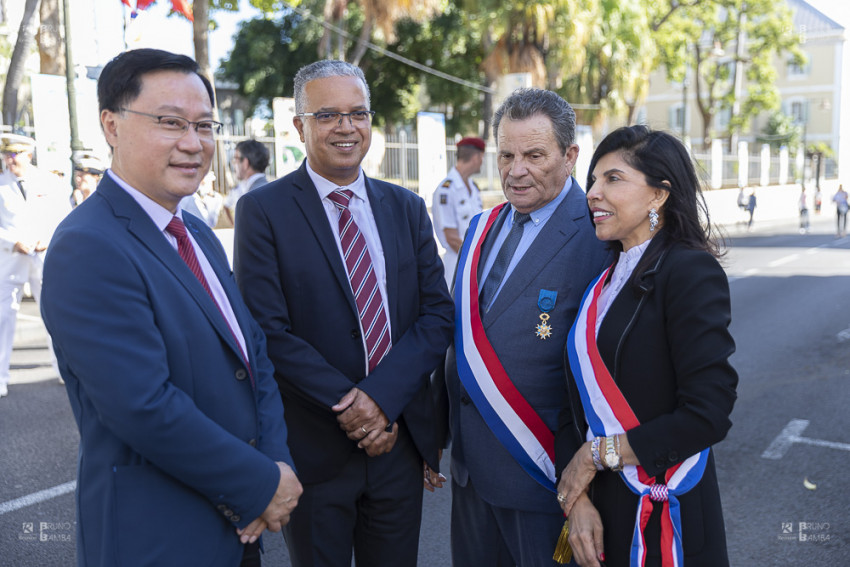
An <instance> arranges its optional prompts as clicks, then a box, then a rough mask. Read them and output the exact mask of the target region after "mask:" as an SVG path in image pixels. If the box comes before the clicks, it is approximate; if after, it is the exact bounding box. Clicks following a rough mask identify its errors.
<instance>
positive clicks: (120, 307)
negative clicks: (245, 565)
mask: <svg viewBox="0 0 850 567" xmlns="http://www.w3.org/2000/svg"><path fill="white" fill-rule="evenodd" d="M185 218H186V226H187V229H188V230H189V231H191V232H192V235H193V237H194V238H195V240H196V241H197V242H198V244H199V245H200V247H201V248H202V250H203V252H204V255H205V256H206V258H207V259H208V260H209V262H210V264H211V265H212V267H213V269H214V270H215V272H216V275H217V276H218V278H219V280H220V281H221V284H222V286H223V287H224V290H225V292H226V293H227V295H228V298H229V300H230V304H231V305H232V307H233V311H234V313H235V315H236V318H237V320H238V323H239V327H240V329H241V330H242V333H243V334H244V336H245V341H246V348H247V351H248V357H249V361H250V366H251V372H252V373H253V380H254V382H255V383H256V388H253V387H252V385H251V380H250V379H249V375H248V369H246V367H245V363H244V361H243V358H242V356H241V354H240V352H239V348H238V346H237V344H236V340H235V339H234V338H233V336H232V334H231V332H230V330H229V328H228V326H227V324H226V322H225V320H224V318H223V317H222V315H221V313H220V312H219V311H218V308H217V307H216V305H215V303H214V302H213V300H212V299H211V298H210V296H209V295H208V294H207V292H206V291H205V290H204V288H203V287H202V286H201V284H200V282H199V281H198V280H197V278H195V276H194V275H193V274H192V272H191V270H190V269H189V268H188V266H187V265H186V264H185V263H184V262H183V260H182V259H181V258H180V256H179V255H178V253H177V251H176V250H175V249H174V248H173V247H172V246H171V245H170V244H169V243H168V241H167V240H166V238H165V236H164V235H163V234H162V232H160V231H159V230H158V229H157V227H156V226H155V225H154V223H153V222H152V221H151V219H150V217H149V216H148V215H147V213H145V212H144V210H143V209H142V208H141V207H140V206H139V205H138V203H136V201H135V200H134V199H133V198H132V197H131V196H130V195H129V194H128V193H127V192H126V191H124V190H123V189H122V188H121V187H119V186H118V185H117V184H116V183H115V182H114V181H113V180H112V179H110V177H109V176H108V175H106V176H104V178H103V180H102V181H101V182H100V184H99V185H98V189H97V191H96V192H95V193H94V194H93V195H92V196H91V197H90V198H89V199H87V200H86V202H85V203H83V204H82V205H80V206H79V207H77V209H75V210H74V211H73V212H72V213H71V214H70V215H69V216H68V217H67V218H66V219H65V220H64V221H63V222H62V223H61V225H60V226H59V228H58V230H57V231H56V233H55V235H54V237H53V240H52V241H51V247H50V252H49V253H48V254H47V257H46V261H45V266H44V287H43V291H42V295H41V301H42V315H43V317H44V322H45V324H46V326H47V329H48V331H49V332H50V334H51V336H52V338H53V343H54V346H55V349H56V357H57V360H58V362H59V370H60V372H61V374H62V377H63V378H64V380H65V383H66V388H67V390H68V397H69V399H70V401H71V407H72V409H73V412H74V417H75V419H76V421H77V425H78V427H79V429H80V459H79V469H78V485H77V518H78V525H77V534H78V535H77V556H78V563H79V565H104V566H106V565H142V564H145V565H237V564H238V563H239V561H240V558H241V554H242V545H241V543H240V542H239V539H238V536H237V534H236V529H237V528H242V527H245V526H246V525H247V524H248V523H249V522H251V521H252V520H254V519H255V518H257V517H258V516H260V514H262V513H263V511H264V510H265V509H266V507H267V506H268V504H269V502H270V501H271V498H272V496H273V494H274V493H275V490H276V489H277V486H278V482H279V479H280V473H279V471H278V468H277V465H276V464H275V461H283V462H287V463H288V464H290V465H291V464H292V460H291V457H290V455H289V451H288V449H287V445H286V426H285V424H284V421H283V406H282V404H281V399H280V395H279V393H278V390H277V386H276V384H275V382H274V379H273V372H272V366H271V363H270V362H269V360H268V358H267V357H266V354H265V339H264V337H263V334H262V331H261V329H260V328H259V326H258V325H257V324H256V322H254V320H253V319H252V318H251V315H250V313H249V311H248V308H247V307H246V306H245V304H244V303H243V302H242V300H241V298H240V296H239V292H238V290H237V288H236V284H235V281H234V280H233V277H232V275H231V273H230V270H229V268H228V264H227V259H226V256H225V254H224V250H223V249H222V247H221V245H220V244H219V243H218V241H217V239H216V238H215V236H214V235H213V233H212V231H210V230H209V229H208V228H207V227H206V226H205V225H204V223H203V222H202V221H201V220H200V219H197V218H195V217H191V215H186V217H185Z"/></svg>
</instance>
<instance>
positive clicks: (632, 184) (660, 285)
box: [557, 126, 738, 567]
mask: <svg viewBox="0 0 850 567" xmlns="http://www.w3.org/2000/svg"><path fill="white" fill-rule="evenodd" d="M587 201H588V205H589V208H590V212H591V214H592V215H593V220H594V224H595V225H596V236H597V237H598V238H599V239H600V240H602V241H607V242H609V243H611V246H612V248H613V249H614V250H615V251H617V252H619V257H618V258H617V260H616V262H615V263H614V264H613V265H612V266H611V267H609V268H608V269H606V270H605V271H604V272H602V273H601V274H600V275H599V276H598V277H597V278H596V279H595V280H594V281H593V283H592V284H591V285H590V286H589V287H588V289H587V292H586V293H585V296H584V298H583V299H582V302H581V306H580V308H579V312H578V314H577V315H576V317H575V324H574V325H573V328H572V329H571V331H570V334H569V338H568V339H567V355H568V359H569V371H570V372H569V374H570V382H569V389H570V397H569V400H570V403H569V404H568V405H567V406H566V408H565V410H564V415H565V419H564V420H563V430H562V433H563V434H564V435H567V434H569V435H571V436H572V437H573V439H574V441H576V442H581V443H582V445H581V448H580V449H579V450H578V451H576V452H574V454H573V455H566V454H564V455H562V454H558V455H557V461H558V466H557V469H558V471H559V472H561V476H560V482H559V485H558V500H559V501H560V502H561V504H562V507H563V510H564V512H565V513H566V514H568V515H569V522H570V532H571V533H570V537H569V542H570V545H571V546H572V551H573V553H574V557H575V559H576V561H577V562H578V563H579V565H581V566H582V567H599V566H600V565H604V566H605V567H724V566H727V567H728V565H729V559H728V556H727V555H728V554H727V550H726V534H725V528H724V522H723V513H722V508H721V505H720V493H719V489H718V485H717V474H716V472H715V464H714V455H713V453H712V450H711V446H712V445H713V444H715V443H717V442H719V441H721V440H722V439H723V438H724V437H725V436H726V433H727V431H728V430H729V427H730V426H731V421H730V420H729V415H730V414H731V412H732V407H733V405H734V402H735V397H736V386H737V382H738V376H737V373H736V372H735V369H734V368H733V367H732V366H731V365H730V364H729V356H730V355H731V354H732V353H733V352H734V351H735V342H734V340H733V339H732V336H731V335H730V333H729V330H728V326H729V323H730V320H731V308H730V299H729V283H728V281H727V278H726V274H725V273H724V271H723V268H722V267H721V266H720V264H719V263H718V261H717V259H716V257H717V256H719V255H720V254H721V251H720V250H719V248H718V245H717V243H716V241H715V240H714V239H713V238H712V236H711V229H710V226H711V225H710V223H709V219H708V213H707V209H706V208H705V203H704V201H703V200H702V196H701V193H700V189H699V178H698V177H697V174H696V171H695V168H694V165H693V162H692V160H691V157H690V155H689V154H688V150H687V148H685V146H684V145H683V144H682V143H681V142H680V141H679V140H678V138H676V137H675V136H673V135H671V134H669V133H667V132H660V131H651V130H650V129H649V128H647V127H646V126H630V127H624V128H620V129H618V130H616V131H614V132H612V133H611V134H609V135H608V136H607V137H606V138H605V139H604V140H602V142H600V144H599V146H598V147H597V149H596V152H595V153H594V155H593V159H592V160H591V163H590V172H589V174H588V181H587Z"/></svg>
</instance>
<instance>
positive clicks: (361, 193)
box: [307, 161, 369, 202]
mask: <svg viewBox="0 0 850 567" xmlns="http://www.w3.org/2000/svg"><path fill="white" fill-rule="evenodd" d="M307 175H309V176H310V180H311V181H312V182H313V185H315V186H316V190H317V191H318V192H319V198H321V199H324V198H326V197H327V196H328V195H330V194H331V193H333V192H334V191H336V190H337V189H350V190H351V192H352V193H354V195H355V196H356V197H359V198H360V199H362V200H364V201H367V202H368V200H369V199H368V198H367V197H366V179H365V177H364V176H363V169H362V168H361V169H360V172H359V173H358V174H357V179H355V180H354V183H352V184H351V185H337V184H336V183H333V182H332V181H329V180H327V179H325V178H324V177H322V176H321V175H319V174H318V173H316V172H315V171H314V170H313V168H312V167H310V162H309V161H307Z"/></svg>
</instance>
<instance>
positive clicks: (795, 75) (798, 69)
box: [786, 61, 810, 79]
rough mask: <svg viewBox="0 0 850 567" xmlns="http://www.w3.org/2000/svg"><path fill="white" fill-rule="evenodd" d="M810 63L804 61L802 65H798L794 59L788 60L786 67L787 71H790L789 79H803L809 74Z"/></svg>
mask: <svg viewBox="0 0 850 567" xmlns="http://www.w3.org/2000/svg"><path fill="white" fill-rule="evenodd" d="M809 70H810V65H809V63H808V62H807V63H804V64H802V65H798V64H797V63H795V62H794V61H788V65H787V67H786V72H787V73H788V78H789V79H802V78H805V77H808V76H809Z"/></svg>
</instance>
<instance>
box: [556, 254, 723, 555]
mask: <svg viewBox="0 0 850 567" xmlns="http://www.w3.org/2000/svg"><path fill="white" fill-rule="evenodd" d="M610 269H611V268H608V269H607V270H605V271H604V272H603V273H602V275H600V276H599V277H598V278H596V280H594V281H593V282H592V283H591V284H590V286H589V287H588V288H587V291H585V294H584V297H583V298H582V302H581V307H580V309H579V312H578V315H577V316H576V319H575V323H574V324H573V327H572V329H570V334H569V336H568V338H567V351H568V354H569V359H570V368H571V369H572V372H573V376H574V377H575V381H576V384H577V385H578V390H579V393H580V395H581V403H582V406H583V407H584V413H585V416H586V418H587V423H588V425H589V426H590V432H589V434H588V436H589V437H590V436H591V435H592V436H593V437H607V436H610V435H617V434H620V433H625V432H626V431H629V430H630V429H633V428H635V427H637V426H638V425H640V422H639V421H638V419H637V417H636V416H635V413H634V411H632V408H631V407H630V406H629V403H628V402H627V401H626V398H625V397H624V396H623V393H622V392H621V391H620V389H619V388H618V387H617V384H616V383H615V382H614V379H613V378H612V376H611V373H610V372H609V371H608V369H607V368H606V367H605V363H604V362H602V357H601V356H600V355H599V349H598V348H597V344H596V316H597V300H598V299H599V294H600V293H601V292H602V288H603V286H604V285H605V280H606V278H607V276H608V272H609V271H610ZM708 451H709V450H708V449H704V450H703V451H701V452H700V453H697V454H696V455H692V456H691V457H689V458H687V459H685V460H684V461H683V462H681V463H679V464H677V465H675V466H673V467H671V468H669V469H667V471H666V472H665V473H664V479H665V482H666V484H656V481H655V477H652V476H649V475H648V474H646V471H644V469H643V467H641V466H634V465H627V466H626V467H624V469H623V471H622V472H620V477H621V478H622V479H623V480H624V481H625V483H626V485H627V486H628V487H629V488H630V489H631V490H632V492H634V493H635V494H637V495H638V496H640V502H639V505H638V509H637V515H636V518H635V529H634V533H633V535H632V550H631V560H630V565H631V566H632V567H642V566H643V565H644V562H645V561H646V542H645V540H644V535H643V534H644V529H645V528H646V525H647V523H648V522H649V517H650V514H652V508H653V502H661V503H662V506H663V509H662V514H661V563H662V565H663V567H682V566H683V564H684V554H683V551H682V521H681V515H680V511H679V500H678V498H677V496H681V495H682V494H685V493H686V492H688V491H689V490H690V489H691V488H693V487H694V486H696V485H697V483H698V482H699V481H700V479H702V474H703V472H704V471H705V464H706V461H707V459H708Z"/></svg>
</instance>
